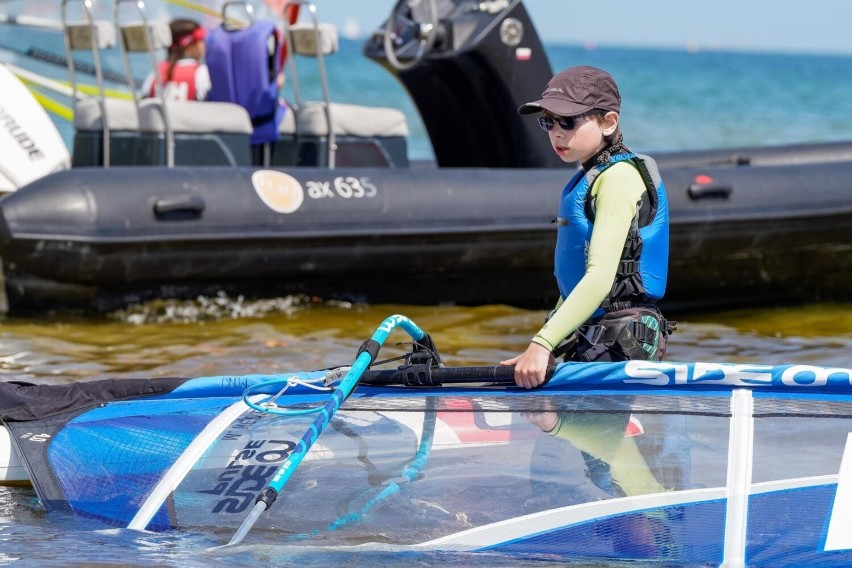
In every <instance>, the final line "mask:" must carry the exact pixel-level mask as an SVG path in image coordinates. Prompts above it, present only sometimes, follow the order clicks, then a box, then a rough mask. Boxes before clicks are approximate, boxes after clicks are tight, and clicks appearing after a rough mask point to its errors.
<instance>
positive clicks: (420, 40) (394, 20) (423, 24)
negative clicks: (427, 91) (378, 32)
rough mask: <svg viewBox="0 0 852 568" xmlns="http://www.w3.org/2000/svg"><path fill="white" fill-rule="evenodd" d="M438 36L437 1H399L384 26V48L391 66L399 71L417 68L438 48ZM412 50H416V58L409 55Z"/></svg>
mask: <svg viewBox="0 0 852 568" xmlns="http://www.w3.org/2000/svg"><path fill="white" fill-rule="evenodd" d="M437 35H438V7H437V6H436V0H399V1H398V2H397V3H396V5H395V6H394V7H393V10H391V14H390V16H389V17H388V21H387V24H386V25H385V34H384V48H385V56H386V57H387V59H388V63H390V64H391V66H392V67H393V68H395V69H397V70H398V71H406V70H408V69H411V68H413V67H416V66H417V65H419V64H420V62H421V61H422V60H423V58H424V57H425V56H426V54H427V53H429V51H430V50H431V49H432V47H433V46H434V45H435V39H436V37H437ZM415 46H416V48H415ZM412 50H415V51H414V55H413V56H408V53H409V52H410V51H412ZM409 57H410V58H409ZM403 58H405V59H406V61H403Z"/></svg>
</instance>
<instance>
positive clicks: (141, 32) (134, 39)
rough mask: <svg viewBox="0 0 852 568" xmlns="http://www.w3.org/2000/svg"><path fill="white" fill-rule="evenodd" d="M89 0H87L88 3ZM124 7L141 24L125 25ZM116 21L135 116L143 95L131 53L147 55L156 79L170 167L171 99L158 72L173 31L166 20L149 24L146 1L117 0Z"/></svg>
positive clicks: (172, 159) (172, 142) (172, 143)
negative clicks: (161, 52)
mask: <svg viewBox="0 0 852 568" xmlns="http://www.w3.org/2000/svg"><path fill="white" fill-rule="evenodd" d="M86 1H88V0H86ZM122 4H132V5H133V6H135V7H136V11H137V14H138V17H139V20H138V21H133V22H131V23H125V22H124V21H123V20H122ZM113 21H114V24H115V28H116V29H117V30H119V32H120V33H119V38H120V41H119V46H120V48H121V57H122V61H123V62H124V71H125V75H126V76H127V83H128V85H130V90H131V92H132V93H133V101H134V104H135V106H136V116H137V117H139V116H140V115H141V110H140V105H141V102H142V101H141V99H142V94H141V93H140V92H139V90H138V89H137V88H136V83H135V80H134V79H133V73H132V70H131V65H130V56H129V54H130V53H146V54H147V56H148V61H149V63H150V65H151V70H152V73H153V77H154V83H155V88H154V92H153V93H152V96H153V98H154V99H155V100H156V101H157V103H158V104H157V109H158V112H159V113H160V115H161V118H162V120H163V125H164V130H165V142H166V166H167V167H169V168H171V167H174V165H175V133H174V128H173V121H172V117H171V111H170V108H169V106H170V105H169V103H168V98H167V97H166V96H165V85H163V80H162V77H161V76H160V73H159V72H158V66H157V56H156V53H155V52H156V50H159V49H166V48H168V47H169V46H170V45H171V43H172V37H171V30H170V29H169V26H168V24H167V23H165V22H163V21H154V22H149V20H148V16H147V15H146V13H145V2H143V1H142V0H116V2H115V4H114V6H113Z"/></svg>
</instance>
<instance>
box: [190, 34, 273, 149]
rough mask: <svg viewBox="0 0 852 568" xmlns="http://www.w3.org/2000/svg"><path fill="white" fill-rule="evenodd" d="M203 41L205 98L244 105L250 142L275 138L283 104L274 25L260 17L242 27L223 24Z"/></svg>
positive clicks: (263, 141) (260, 141)
mask: <svg viewBox="0 0 852 568" xmlns="http://www.w3.org/2000/svg"><path fill="white" fill-rule="evenodd" d="M206 43H207V55H206V56H205V60H206V63H207V68H208V70H209V71H210V82H211V88H210V93H209V94H208V96H207V100H208V101H219V102H229V103H236V104H238V105H240V106H242V107H243V108H245V109H246V110H247V111H248V113H249V116H250V117H251V122H252V126H254V132H253V133H252V136H251V142H252V144H265V143H267V142H274V141H276V140H278V125H279V124H280V123H281V119H282V118H284V113H285V111H286V107H285V106H284V105H282V104H280V103H279V101H278V83H277V77H278V73H279V72H280V71H281V41H280V40H279V37H278V30H276V29H275V25H274V24H273V23H272V22H268V21H263V20H256V21H254V22H252V23H251V25H250V26H249V27H248V28H244V29H230V28H227V27H225V26H224V25H222V26H219V27H218V28H216V29H214V30H213V31H212V32H210V33H209V34H208V35H207V39H206Z"/></svg>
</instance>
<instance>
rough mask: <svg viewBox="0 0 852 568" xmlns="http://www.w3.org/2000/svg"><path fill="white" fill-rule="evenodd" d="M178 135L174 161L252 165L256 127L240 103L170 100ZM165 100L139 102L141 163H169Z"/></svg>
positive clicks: (177, 163) (176, 136)
mask: <svg viewBox="0 0 852 568" xmlns="http://www.w3.org/2000/svg"><path fill="white" fill-rule="evenodd" d="M167 104H168V116H169V121H170V124H171V127H172V131H173V132H174V139H175V165H182V166H190V165H192V166H250V165H251V143H250V138H251V134H252V131H253V127H252V124H251V118H249V114H248V112H247V111H246V110H245V109H244V108H243V107H241V106H240V105H237V104H232V103H222V102H205V101H169V102H168V103H167ZM161 105H162V103H161V102H160V100H159V99H147V100H144V101H142V103H141V104H140V106H139V131H140V133H139V139H140V142H139V148H138V152H137V159H138V161H139V162H140V163H144V164H155V165H163V164H165V163H166V152H165V150H166V144H165V140H166V125H165V121H164V120H163V112H162V107H161Z"/></svg>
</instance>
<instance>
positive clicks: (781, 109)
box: [0, 28, 852, 567]
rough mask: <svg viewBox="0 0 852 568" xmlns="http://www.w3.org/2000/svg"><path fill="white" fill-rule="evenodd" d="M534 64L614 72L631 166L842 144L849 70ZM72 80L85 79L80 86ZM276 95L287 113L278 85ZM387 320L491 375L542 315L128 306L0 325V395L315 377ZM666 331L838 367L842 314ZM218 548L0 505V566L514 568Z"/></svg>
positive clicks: (340, 78)
mask: <svg viewBox="0 0 852 568" xmlns="http://www.w3.org/2000/svg"><path fill="white" fill-rule="evenodd" d="M0 46H5V47H10V48H12V52H11V53H10V52H9V51H8V50H7V51H3V50H2V49H0V60H2V61H10V62H13V63H15V64H18V65H20V66H23V67H27V68H29V69H31V70H34V71H36V72H38V73H40V74H44V75H46V76H52V77H54V78H59V79H63V78H66V77H67V75H66V74H65V71H64V69H63V68H62V67H60V66H57V65H53V64H50V63H46V62H45V61H42V60H37V59H33V58H32V57H28V56H26V55H22V53H26V52H27V50H28V49H29V48H30V47H33V46H38V47H39V48H41V49H42V50H44V51H46V52H52V53H58V54H60V57H61V54H62V44H61V41H60V40H59V39H58V38H56V37H55V36H50V35H45V34H31V33H29V32H26V33H23V32H22V31H21V30H20V29H9V28H2V29H0ZM547 52H548V55H549V58H550V61H551V65H552V66H553V67H554V69H560V68H563V67H566V66H569V65H574V64H590V65H595V66H599V67H602V68H604V69H607V70H609V71H611V72H612V73H613V75H614V76H615V77H616V79H617V80H618V83H619V85H620V87H621V91H622V95H623V98H624V106H623V113H622V125H623V130H624V133H625V138H626V142H627V144H628V145H630V146H631V147H633V148H634V149H636V150H639V151H644V152H649V153H653V151H655V150H657V151H662V150H680V149H700V148H713V147H739V146H749V145H767V144H782V143H805V142H824V141H831V140H843V139H852V80H850V77H852V58H850V57H841V56H830V55H804V54H765V53H761V54H755V53H734V52H722V51H700V52H697V53H692V52H687V51H685V50H650V49H626V48H608V47H599V48H597V49H585V48H583V47H581V46H568V45H548V46H547ZM82 59H85V58H82ZM60 60H61V59H60ZM104 64H105V66H106V67H108V68H110V69H113V70H118V71H120V69H121V60H120V57H119V56H118V55H117V54H116V53H113V54H108V56H107V57H105V61H104ZM327 64H328V69H329V80H330V91H331V95H332V98H333V99H334V100H336V101H339V102H346V103H352V104H364V105H375V106H390V107H396V108H400V109H402V110H403V111H404V112H405V113H406V115H407V117H408V121H409V127H410V129H411V133H412V138H411V142H410V149H411V154H412V157H413V158H415V159H426V160H428V159H430V158H431V157H432V151H431V147H430V145H429V142H428V138H427V137H426V134H425V130H424V129H423V126H422V124H421V123H420V120H419V117H418V116H417V113H416V110H415V109H414V107H413V105H412V104H411V102H410V100H409V98H408V96H407V94H406V93H405V91H404V89H403V88H402V87H401V86H400V85H399V83H397V82H396V80H395V79H393V78H392V77H391V76H390V75H389V74H387V73H386V72H385V71H384V70H383V69H381V68H380V67H379V66H378V65H377V64H375V63H373V62H371V61H368V60H366V59H364V58H363V57H362V56H361V54H360V44H359V43H358V42H353V41H348V40H341V51H340V52H339V53H338V54H336V55H334V56H333V57H331V58H329V59H328V61H327ZM145 72H146V69H145V67H144V65H143V64H141V63H139V62H137V63H136V65H135V66H134V70H133V73H134V74H135V75H136V77H137V78H138V79H141V78H143V77H144V74H145ZM299 73H300V78H302V81H301V86H302V87H303V91H304V92H303V97H305V98H306V99H310V98H316V97H318V96H319V94H318V93H319V91H318V86H317V85H318V83H317V81H316V71H315V68H314V67H313V66H312V65H310V62H307V63H305V64H301V65H300V66H299ZM302 74H303V75H304V76H303V77H302ZM311 77H313V78H311ZM78 80H81V81H84V80H85V81H86V82H89V81H92V78H91V77H87V78H85V79H84V76H83V75H79V76H78ZM113 86H115V85H113ZM285 95H286V96H288V97H292V96H293V95H292V81H291V82H290V83H288V86H287V87H286V88H285ZM65 103H66V104H67V103H68V101H67V100H66V101H65ZM56 123H57V126H58V127H59V129H60V131H61V132H62V133H63V136H64V137H65V139H66V141H68V142H69V144H70V140H71V133H72V130H71V126H70V125H69V124H68V123H67V122H64V121H61V120H59V119H57V120H56ZM482 143H483V144H488V143H489V141H488V140H483V141H482ZM554 190H555V191H557V190H558V188H555V189H554ZM391 313H403V314H405V315H408V316H410V317H412V318H413V319H414V320H415V321H416V322H417V323H418V324H419V325H420V326H421V327H422V328H423V329H425V330H426V331H427V332H429V333H430V334H432V336H433V338H434V339H435V341H436V343H437V345H438V346H439V348H440V349H441V351H442V353H443V354H444V356H445V361H446V363H447V364H450V365H466V364H494V363H495V362H497V361H499V360H501V359H504V358H507V357H510V356H513V355H515V354H517V353H519V352H520V351H521V350H522V349H523V348H524V347H525V346H526V345H527V343H528V341H529V338H530V336H531V335H532V334H533V333H535V331H536V330H537V329H538V326H539V325H540V324H541V321H542V319H543V317H544V313H543V312H537V311H525V310H518V309H514V308H508V307H505V306H481V307H476V308H457V307H414V306H351V305H347V304H316V303H313V302H312V301H310V300H305V299H279V300H277V301H274V302H266V303H252V302H245V301H243V300H241V299H239V298H220V299H217V300H215V301H210V300H207V301H203V302H200V303H199V302H194V303H171V304H165V305H157V306H143V307H140V308H136V309H134V310H130V311H127V312H122V313H117V314H112V315H109V316H105V317H103V318H89V319H78V318H72V317H70V316H64V315H56V316H51V317H44V318H39V319H32V320H22V319H4V320H0V379H3V380H30V381H35V382H45V383H61V382H69V381H74V380H81V379H96V378H107V377H114V378H122V377H157V376H209V375H217V374H240V373H256V372H280V371H286V370H297V369H316V368H323V367H328V366H330V365H338V364H346V363H348V362H350V361H351V360H352V359H353V358H354V354H355V353H356V351H357V349H358V347H359V345H360V344H361V342H362V341H363V340H364V339H366V338H367V337H369V335H370V334H371V333H372V330H373V329H374V328H375V326H376V325H378V323H380V322H381V321H382V320H383V319H384V318H385V317H386V316H387V315H390V314H391ZM673 315H674V316H675V317H676V319H678V320H679V321H680V328H681V329H680V331H679V332H678V333H676V334H675V335H674V336H673V337H672V338H671V342H670V347H669V352H668V354H667V359H669V360H673V361H678V360H680V361H696V360H698V361H700V360H704V361H727V362H756V363H762V364H781V363H802V364H815V365H826V366H840V367H849V366H850V365H852V362H850V360H849V356H848V354H849V352H850V348H852V304H834V305H825V304H817V305H810V306H800V307H781V308H774V309H761V310H753V311H737V312H725V313H713V314H673ZM224 540H227V535H221V534H217V533H216V532H212V531H211V532H183V531H174V532H171V533H167V534H153V533H139V532H133V531H126V530H103V529H102V528H101V527H94V526H91V525H88V524H86V523H82V522H81V521H80V520H79V519H74V518H66V517H61V516H56V515H53V514H48V513H45V512H44V511H43V510H42V508H41V506H40V505H39V503H38V500H37V498H36V496H35V493H34V492H33V491H32V490H31V489H25V488H0V564H5V563H16V564H18V565H33V566H46V565H93V564H96V565H138V566H143V565H155V564H156V565H169V566H204V567H211V566H228V567H231V566H235V565H246V566H253V565H292V564H299V565H306V566H327V565H329V564H336V563H346V564H348V565H394V564H398V563H400V562H414V563H419V564H426V565H432V564H445V565H477V564H478V565H481V566H510V565H511V566H516V565H518V562H517V561H515V560H506V559H500V558H494V557H487V556H486V557H481V556H476V557H472V556H466V555H429V554H424V555H420V556H417V557H410V556H407V557H405V558H404V559H403V558H401V557H400V556H399V555H398V554H396V553H393V552H386V553H382V552H375V553H358V554H353V553H349V552H339V551H337V552H335V551H317V550H307V551H306V550H301V549H293V548H292V547H287V546H284V545H282V544H281V543H278V542H276V541H275V536H274V535H270V534H266V535H264V537H263V539H262V540H251V539H250V540H249V542H250V543H249V544H247V545H245V546H241V547H239V548H236V549H231V550H223V549H216V548H215V547H216V546H218V545H220V544H222V543H223V541H224ZM531 565H536V566H540V565H542V563H540V562H533V563H531Z"/></svg>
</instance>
